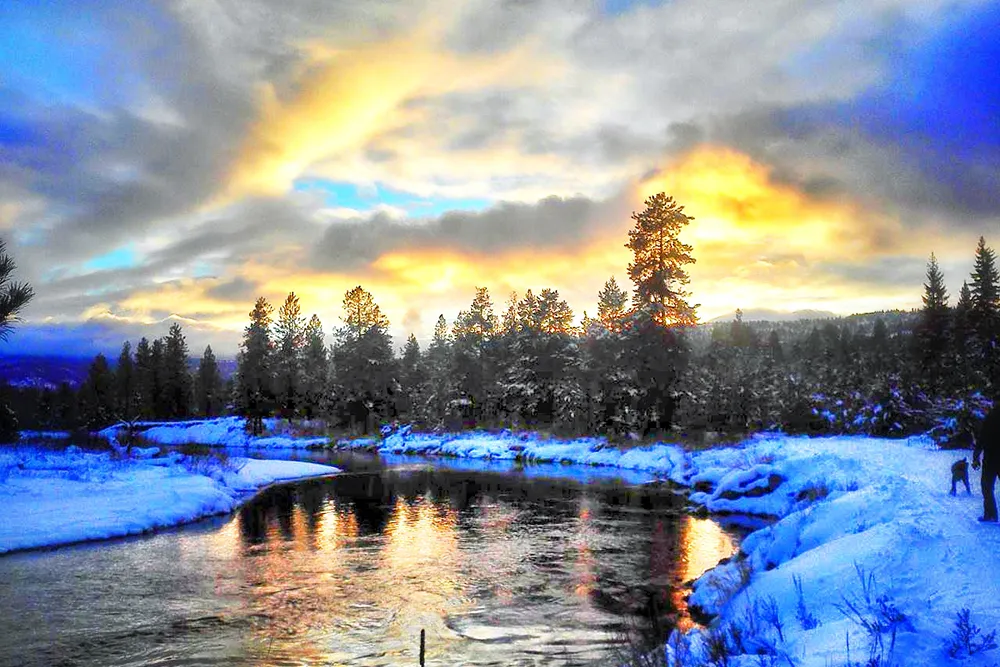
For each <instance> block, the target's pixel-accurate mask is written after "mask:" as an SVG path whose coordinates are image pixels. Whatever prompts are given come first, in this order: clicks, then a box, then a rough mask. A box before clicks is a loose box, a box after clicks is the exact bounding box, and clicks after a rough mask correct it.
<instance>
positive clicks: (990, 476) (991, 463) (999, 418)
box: [972, 405, 1000, 521]
mask: <svg viewBox="0 0 1000 667" xmlns="http://www.w3.org/2000/svg"><path fill="white" fill-rule="evenodd" d="M980 454H982V464H983V476H982V480H981V481H982V486H983V515H982V516H981V517H979V520H980V521H996V520H997V501H996V498H995V497H994V496H993V484H994V482H996V479H997V472H998V471H1000V405H998V406H996V407H994V408H992V409H991V410H990V413H989V414H988V415H986V420H985V421H984V422H983V425H982V426H981V427H980V429H979V437H977V438H976V446H975V449H973V450H972V468H973V469H974V470H979V462H980V458H979V457H980Z"/></svg>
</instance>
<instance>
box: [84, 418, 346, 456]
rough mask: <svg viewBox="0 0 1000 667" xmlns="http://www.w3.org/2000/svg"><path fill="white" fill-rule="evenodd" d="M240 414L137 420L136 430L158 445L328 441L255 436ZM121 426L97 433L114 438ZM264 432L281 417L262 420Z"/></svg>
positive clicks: (296, 445) (280, 445)
mask: <svg viewBox="0 0 1000 667" xmlns="http://www.w3.org/2000/svg"><path fill="white" fill-rule="evenodd" d="M245 424H246V421H245V420H244V419H243V418H242V417H220V418H218V419H198V420H190V421H179V422H137V423H136V431H137V433H139V434H141V435H142V437H143V438H144V439H146V440H148V441H149V442H156V443H159V444H161V445H186V444H197V445H208V446H212V447H241V448H252V449H306V448H310V447H322V446H324V445H326V444H327V443H328V442H329V440H327V438H320V437H310V438H303V437H296V436H294V435H289V434H276V435H266V436H260V437H254V436H251V435H249V434H248V433H247V432H246V429H245V428H244V425H245ZM122 428H123V427H122V426H120V425H116V426H111V427H109V428H106V429H104V430H103V431H101V432H100V435H102V436H104V437H105V438H110V437H112V436H115V437H117V435H118V433H119V432H120V431H121V429H122ZM264 428H265V431H276V430H278V429H279V428H280V420H277V419H265V420H264Z"/></svg>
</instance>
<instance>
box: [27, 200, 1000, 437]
mask: <svg viewBox="0 0 1000 667" xmlns="http://www.w3.org/2000/svg"><path fill="white" fill-rule="evenodd" d="M632 218H633V220H634V222H635V225H634V227H633V229H632V230H631V231H630V232H629V240H628V243H627V244H626V245H627V247H628V248H629V249H630V250H632V252H633V261H632V262H631V263H630V264H629V267H628V274H629V277H630V279H631V281H632V283H633V285H632V287H633V289H632V293H631V295H630V294H629V293H628V292H626V291H625V290H624V289H622V287H620V286H619V285H618V284H617V282H616V281H615V279H614V278H613V277H612V278H610V279H609V280H608V281H607V282H606V283H605V285H604V287H603V289H601V291H600V292H599V293H598V295H597V297H598V306H597V312H596V313H595V316H594V317H591V316H590V315H589V314H587V313H584V314H583V318H582V322H581V323H580V324H579V325H574V321H575V317H574V313H573V311H572V309H571V308H570V306H569V305H568V304H567V303H566V301H565V300H564V299H562V298H561V297H560V295H559V292H558V291H557V290H555V289H551V288H546V289H542V290H541V291H539V292H538V293H537V294H536V293H535V292H534V291H532V290H528V291H526V292H525V293H523V294H516V293H514V294H510V295H509V296H508V298H507V299H506V301H505V302H504V304H503V305H502V306H498V305H496V304H495V303H494V301H493V299H492V297H491V295H490V293H489V291H488V289H487V288H485V287H480V288H477V289H476V291H475V295H474V296H473V299H472V301H471V303H470V304H469V306H468V307H467V308H466V309H464V310H462V311H461V312H460V313H459V314H458V316H457V317H456V318H455V319H454V321H452V322H448V321H447V320H446V319H445V317H444V316H443V315H441V316H439V317H438V319H437V323H436V325H435V327H434V334H433V337H432V338H431V340H430V342H429V344H428V345H427V346H426V348H425V349H424V348H422V347H421V345H420V344H419V343H418V341H417V339H416V337H415V336H413V335H412V334H411V335H410V336H409V338H408V339H407V341H406V343H405V345H404V346H403V347H402V349H401V350H400V351H399V353H397V352H396V350H395V349H394V345H393V341H392V338H391V337H390V335H389V325H390V323H389V321H388V319H387V318H386V316H385V315H384V313H383V312H382V311H381V309H380V308H379V306H378V304H377V303H376V300H375V298H374V296H373V295H372V294H371V293H370V292H368V291H367V290H365V289H364V288H363V287H362V286H357V287H355V288H353V289H351V290H348V291H347V292H346V293H345V295H344V299H343V304H342V306H343V312H342V315H341V323H340V325H339V326H337V327H334V328H333V329H332V331H331V340H330V342H329V344H328V342H327V340H326V335H325V331H324V326H323V324H322V322H321V321H320V319H319V318H318V317H317V316H316V315H312V317H311V318H309V319H306V317H305V316H304V314H303V313H302V310H301V307H300V304H299V300H298V298H297V296H296V295H295V294H294V293H290V294H289V295H288V296H287V298H286V299H285V300H284V302H283V303H282V304H281V306H280V307H279V308H278V310H277V313H275V310H274V307H273V306H272V305H271V304H270V303H269V302H268V301H267V300H266V299H265V298H263V297H261V298H259V299H257V301H256V303H255V304H254V307H253V310H252V311H251V312H250V314H249V322H248V325H247V327H246V328H245V329H244V333H243V338H242V341H241V343H240V351H239V355H238V358H237V368H236V373H235V375H234V376H233V377H232V378H230V379H229V380H228V381H227V382H223V380H222V378H221V375H220V373H219V367H218V363H217V361H216V359H215V357H214V355H213V354H212V350H211V348H208V349H206V350H205V353H204V354H203V356H202V358H201V360H200V362H199V364H198V368H197V371H196V372H194V373H191V372H189V370H188V369H189V361H188V351H187V344H186V342H185V340H184V335H183V331H182V330H181V327H180V326H179V325H176V324H175V325H173V326H172V327H171V329H170V332H169V333H168V334H167V335H166V336H165V337H163V338H161V339H157V340H154V341H152V342H151V343H150V342H149V341H147V340H145V339H143V340H141V341H139V343H138V345H137V346H136V348H135V352H134V354H133V352H132V348H131V346H130V344H129V343H126V344H125V345H124V346H123V348H122V351H121V354H120V355H119V358H118V359H117V362H116V363H115V364H114V367H113V368H112V365H111V364H110V363H109V362H108V360H107V359H105V358H104V357H103V356H101V355H98V357H97V358H96V359H95V360H94V362H93V364H92V365H91V368H90V372H89V373H88V377H87V379H86V381H85V382H84V383H83V385H82V386H81V387H80V389H79V391H78V392H76V393H75V395H71V394H73V392H72V391H71V390H69V389H67V388H60V389H59V390H58V391H55V392H53V391H44V392H42V394H43V395H42V396H41V397H36V398H37V400H35V401H34V402H33V405H34V406H35V408H36V412H38V413H42V412H44V411H46V410H47V411H48V415H49V416H48V418H47V419H45V420H38V419H36V420H34V421H45V423H46V424H50V425H52V427H66V426H68V425H70V426H72V425H75V426H80V427H87V428H97V427H100V426H103V425H105V424H107V423H110V422H113V421H116V420H119V419H123V418H127V419H178V418H185V417H192V416H198V417H211V416H216V415H221V414H237V415H241V416H243V417H245V418H246V419H247V425H248V429H249V430H251V431H253V432H255V433H259V432H261V430H262V428H263V420H264V419H265V418H267V417H271V416H277V417H282V418H286V419H321V420H323V422H324V423H325V424H327V425H329V426H330V427H332V428H334V429H339V430H344V431H351V432H355V433H368V432H373V431H375V430H376V429H378V428H379V427H380V426H381V425H384V424H386V423H391V422H406V423H413V424H415V425H417V427H418V428H423V429H436V428H443V429H458V428H470V427H486V428H499V427H505V428H533V429H546V430H552V431H556V432H560V433H565V434H580V433H586V434H595V433H600V434H607V435H611V436H625V435H628V434H649V433H656V432H659V431H663V430H665V429H668V428H670V427H671V426H680V427H683V428H687V429H690V430H694V431H725V432H737V433H745V432H748V431H755V430H768V429H781V430H784V431H788V432H809V433H866V434H873V435H901V434H906V433H912V432H918V431H925V430H928V429H931V430H932V431H934V432H935V433H936V434H937V435H940V436H941V438H942V439H943V440H954V439H956V438H958V439H961V438H963V437H967V436H968V433H969V430H970V425H971V424H972V423H973V422H974V421H975V419H977V418H978V417H979V416H981V413H982V411H983V409H984V408H985V406H986V405H987V402H988V397H992V396H993V395H994V394H995V392H996V390H997V389H998V388H1000V347H998V345H997V341H998V337H1000V279H998V276H997V268H996V258H995V253H994V252H993V250H992V249H991V248H989V247H988V246H986V244H985V241H984V240H983V239H980V241H979V245H978V247H977V249H976V253H975V265H974V269H973V272H972V274H971V275H970V276H969V279H968V280H967V281H966V283H965V284H964V285H963V287H962V289H961V290H960V293H959V297H958V299H957V302H956V304H955V305H954V306H950V305H949V303H948V294H947V291H946V289H945V286H944V276H943V275H942V273H941V271H940V268H939V267H938V264H937V260H936V258H935V257H934V255H933V254H932V255H931V257H930V260H929V262H928V266H927V282H926V283H925V285H924V296H923V308H922V309H921V310H919V311H912V312H909V313H903V312H886V313H875V314H869V315H858V316H851V317H847V318H835V319H830V320H826V321H815V320H813V321H797V322H785V323H779V322H746V321H744V320H743V318H742V315H741V313H739V312H737V317H736V319H735V321H733V322H726V323H716V324H711V325H701V326H695V325H696V318H695V313H696V308H697V306H695V305H691V304H689V303H688V301H687V298H688V296H689V295H688V294H687V293H686V292H685V291H684V286H685V285H686V284H687V282H688V276H687V273H686V270H685V268H684V267H685V266H687V265H688V264H691V263H692V262H693V261H694V258H693V256H692V255H691V252H692V249H691V247H690V246H687V245H685V244H683V243H681V242H680V241H679V239H678V234H679V232H680V230H681V229H683V227H684V225H686V224H687V222H688V221H689V220H690V218H689V217H688V216H687V215H686V214H684V213H683V208H682V207H680V206H679V205H678V204H677V203H676V202H674V201H673V200H672V199H671V198H669V197H666V196H665V195H663V194H660V195H655V196H654V197H651V198H650V199H648V200H647V201H646V208H645V209H644V210H643V211H641V212H639V213H634V214H633V216H632Z"/></svg>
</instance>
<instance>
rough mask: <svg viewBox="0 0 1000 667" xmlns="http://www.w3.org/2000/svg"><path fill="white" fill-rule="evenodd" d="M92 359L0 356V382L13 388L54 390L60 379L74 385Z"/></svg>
mask: <svg viewBox="0 0 1000 667" xmlns="http://www.w3.org/2000/svg"><path fill="white" fill-rule="evenodd" d="M91 361H93V359H90V358H86V357H28V356H20V355H11V356H3V357H0V382H4V383H6V384H9V385H11V386H14V387H38V388H39V389H44V388H46V387H47V388H49V389H55V388H57V387H58V386H59V385H61V384H62V383H63V382H66V383H68V384H69V385H70V386H72V387H78V386H80V384H82V383H83V381H84V380H85V379H86V377H87V368H89V367H90V362H91Z"/></svg>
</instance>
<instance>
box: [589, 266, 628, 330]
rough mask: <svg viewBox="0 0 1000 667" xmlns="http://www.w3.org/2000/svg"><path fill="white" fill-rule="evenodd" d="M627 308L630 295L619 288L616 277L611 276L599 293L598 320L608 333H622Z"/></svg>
mask: <svg viewBox="0 0 1000 667" xmlns="http://www.w3.org/2000/svg"><path fill="white" fill-rule="evenodd" d="M627 306H628V294H626V293H625V290H623V289H621V288H620V287H618V283H617V281H615V277H614V276H611V278H609V279H608V281H607V282H606V283H604V289H602V290H601V291H600V292H598V293H597V319H598V320H599V321H600V322H601V325H603V326H604V328H605V329H607V330H608V331H621V328H622V320H623V319H624V318H625V308H626V307H627Z"/></svg>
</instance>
